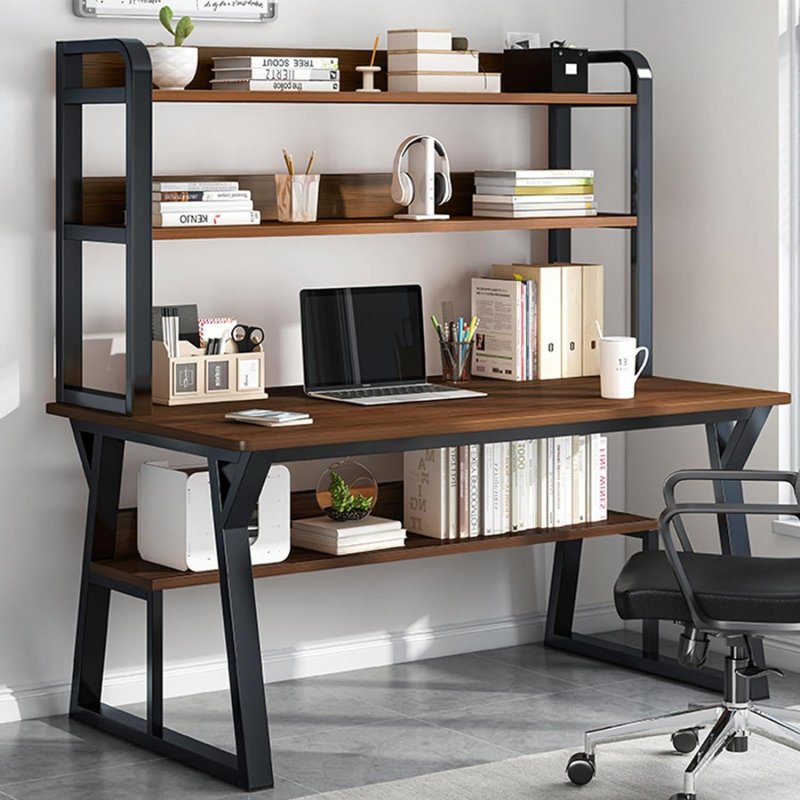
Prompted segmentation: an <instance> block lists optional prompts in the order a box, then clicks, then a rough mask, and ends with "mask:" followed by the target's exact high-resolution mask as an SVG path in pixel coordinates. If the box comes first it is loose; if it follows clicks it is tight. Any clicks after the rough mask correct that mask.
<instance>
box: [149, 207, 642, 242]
mask: <svg viewBox="0 0 800 800" xmlns="http://www.w3.org/2000/svg"><path fill="white" fill-rule="evenodd" d="M636 224H637V218H636V217H635V216H633V215H630V214H613V213H612V214H609V213H602V214H598V215H597V216H595V217H539V218H534V219H500V218H495V217H451V218H450V219H437V220H426V221H406V220H400V219H391V218H373V219H359V218H352V219H321V220H317V222H306V223H295V224H292V223H285V222H272V221H269V222H262V223H261V224H260V225H230V226H221V227H213V226H202V227H187V228H153V239H154V240H156V241H165V240H176V239H249V238H262V237H273V236H282V237H285V236H354V235H356V236H357V235H365V234H370V235H371V234H382V233H390V234H391V233H456V232H469V231H506V230H521V231H524V230H563V229H576V228H635V227H636Z"/></svg>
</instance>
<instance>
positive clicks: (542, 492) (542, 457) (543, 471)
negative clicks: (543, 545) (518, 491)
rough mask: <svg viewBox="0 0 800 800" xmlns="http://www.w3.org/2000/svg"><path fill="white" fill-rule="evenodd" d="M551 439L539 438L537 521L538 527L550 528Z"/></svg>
mask: <svg viewBox="0 0 800 800" xmlns="http://www.w3.org/2000/svg"><path fill="white" fill-rule="evenodd" d="M552 441H553V440H552V439H540V440H539V481H538V489H539V491H538V496H539V497H538V499H539V522H538V523H537V526H536V527H538V528H550V527H552V525H551V524H550V486H551V481H550V479H549V476H550V463H551V458H552V453H551V442H552Z"/></svg>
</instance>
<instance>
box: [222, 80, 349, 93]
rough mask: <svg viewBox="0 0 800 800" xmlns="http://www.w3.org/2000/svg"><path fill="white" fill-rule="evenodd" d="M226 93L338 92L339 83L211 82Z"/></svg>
mask: <svg viewBox="0 0 800 800" xmlns="http://www.w3.org/2000/svg"><path fill="white" fill-rule="evenodd" d="M211 88H212V89H215V90H217V91H220V90H222V91H226V92H338V91H339V81H211Z"/></svg>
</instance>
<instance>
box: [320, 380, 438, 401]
mask: <svg viewBox="0 0 800 800" xmlns="http://www.w3.org/2000/svg"><path fill="white" fill-rule="evenodd" d="M452 391H453V388H452V387H451V386H442V385H441V384H439V383H418V384H414V385H413V386H381V387H376V388H373V389H340V390H338V391H334V392H325V394H326V395H330V396H331V397H341V398H342V399H343V400H352V399H355V398H360V397H402V396H404V395H409V394H411V395H413V394H434V393H436V392H452Z"/></svg>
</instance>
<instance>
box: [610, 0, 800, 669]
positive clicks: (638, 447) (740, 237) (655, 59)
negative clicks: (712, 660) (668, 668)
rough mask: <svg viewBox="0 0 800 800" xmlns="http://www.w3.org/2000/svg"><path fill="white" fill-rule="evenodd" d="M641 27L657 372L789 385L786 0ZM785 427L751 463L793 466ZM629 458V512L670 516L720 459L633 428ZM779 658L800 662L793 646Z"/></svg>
mask: <svg viewBox="0 0 800 800" xmlns="http://www.w3.org/2000/svg"><path fill="white" fill-rule="evenodd" d="M627 35H628V44H629V46H631V47H633V48H635V49H638V50H641V51H643V52H644V53H646V54H647V57H648V58H649V59H650V62H651V65H652V68H653V85H654V89H655V337H654V338H655V344H656V349H655V353H656V355H655V365H656V373H657V374H659V375H665V376H671V377H678V378H690V379H697V380H706V381H715V382H719V383H730V384H738V385H741V386H755V387H759V388H764V389H783V390H786V389H788V386H787V377H788V376H787V375H786V370H785V369H782V366H783V365H785V359H786V347H787V346H788V329H789V321H788V319H787V310H788V302H787V298H786V296H785V294H784V292H785V288H784V287H785V283H784V281H785V276H784V274H783V272H782V270H783V267H782V265H781V259H780V258H779V225H778V222H779V191H778V190H779V128H778V125H779V114H778V111H779V87H778V76H779V64H778V58H779V15H778V2H777V0H729V1H728V2H715V1H714V0H685V1H684V2H670V1H668V0H656V1H655V2H647V1H646V0H645V1H641V2H640V1H638V0H632V1H631V2H628V3H627ZM782 360H783V362H782ZM779 422H780V424H779ZM785 423H788V420H786V419H785V418H784V417H783V415H781V419H780V420H779V414H778V413H777V412H776V411H773V413H772V414H771V418H770V421H769V423H768V425H767V427H766V429H765V432H764V434H763V436H762V437H761V439H760V440H759V442H758V444H757V446H756V448H755V450H754V453H753V457H752V459H751V460H750V462H749V466H753V467H761V468H769V469H774V468H776V467H778V466H779V463H780V455H781V452H780V450H781V448H779V443H780V440H782V443H783V445H784V448H783V449H784V450H788V447H787V446H786V444H787V442H786V438H787V437H788V424H785ZM626 455H627V464H628V470H627V482H626V488H627V499H628V507H629V509H630V510H631V511H634V512H639V513H651V514H652V513H655V512H657V511H658V509H659V507H660V506H661V495H660V491H661V484H662V482H663V479H664V478H665V477H666V475H667V474H669V473H670V472H672V471H673V470H675V469H680V468H686V467H696V466H707V465H708V460H707V454H706V450H705V437H704V431H703V429H702V428H699V427H698V428H687V429H679V430H663V431H652V432H642V433H636V434H631V435H630V436H629V437H628V445H627V451H626ZM783 465H784V466H786V464H785V462H784V463H783ZM687 496H688V495H687ZM747 496H749V497H758V495H757V494H756V492H752V493H751V494H749V495H746V497H747ZM761 497H763V498H767V497H768V498H770V499H772V500H773V501H774V500H775V499H776V497H777V495H776V493H775V492H769V493H767V494H763V493H762V495H761ZM751 531H752V540H753V541H752V544H753V550H754V552H755V553H756V554H759V555H779V556H795V557H796V556H798V555H800V543H798V541H797V540H796V539H792V538H788V537H783V536H778V535H775V534H773V533H771V531H770V529H769V527H768V525H767V524H765V523H764V521H761V523H759V522H758V521H754V522H753V523H752V524H751ZM707 533H708V534H709V538H707V539H706V541H708V542H709V543H710V542H711V541H712V539H711V537H710V535H711V531H710V530H708V529H707ZM771 658H772V660H773V662H774V663H783V664H785V665H788V666H791V667H792V668H794V669H797V668H798V667H800V651H798V650H796V649H795V648H794V647H793V646H791V645H787V644H786V643H785V642H784V643H781V644H780V650H778V649H777V648H776V647H775V646H773V648H772V654H771Z"/></svg>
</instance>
